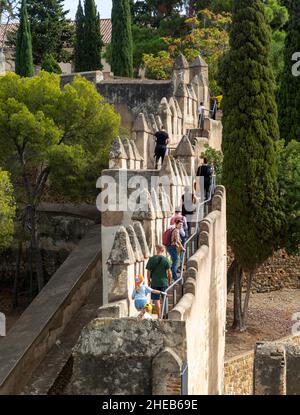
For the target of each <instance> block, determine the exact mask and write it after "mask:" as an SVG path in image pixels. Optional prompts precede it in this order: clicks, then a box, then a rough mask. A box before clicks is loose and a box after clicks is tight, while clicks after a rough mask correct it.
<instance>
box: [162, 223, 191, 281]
mask: <svg viewBox="0 0 300 415" xmlns="http://www.w3.org/2000/svg"><path fill="white" fill-rule="evenodd" d="M182 226H183V221H182V220H180V219H177V220H176V221H175V227H171V228H169V229H168V230H167V231H166V232H165V234H164V244H165V245H166V246H167V251H168V253H169V254H170V256H171V259H172V276H173V281H174V282H175V281H176V280H177V279H178V278H177V269H178V260H179V254H178V248H180V249H181V250H182V251H183V252H185V250H186V249H185V247H184V246H183V245H182V242H181V237H180V230H181V229H182ZM167 239H168V241H167Z"/></svg>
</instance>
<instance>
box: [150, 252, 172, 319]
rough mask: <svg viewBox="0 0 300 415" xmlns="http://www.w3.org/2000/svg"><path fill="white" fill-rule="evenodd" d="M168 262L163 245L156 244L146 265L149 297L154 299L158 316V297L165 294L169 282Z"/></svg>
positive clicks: (169, 270) (159, 306)
mask: <svg viewBox="0 0 300 415" xmlns="http://www.w3.org/2000/svg"><path fill="white" fill-rule="evenodd" d="M170 268H171V267H170V262H169V261H168V259H167V258H166V256H165V247H164V246H163V245H157V246H156V255H154V256H152V257H151V258H150V259H149V261H148V263H147V266H146V269H147V270H148V283H149V286H151V288H152V290H153V291H152V294H151V298H152V300H153V301H154V305H155V307H156V312H157V314H158V316H160V313H161V304H160V297H161V294H163V295H166V293H165V291H166V290H167V289H168V287H169V285H170V284H171V279H172V274H171V269H170Z"/></svg>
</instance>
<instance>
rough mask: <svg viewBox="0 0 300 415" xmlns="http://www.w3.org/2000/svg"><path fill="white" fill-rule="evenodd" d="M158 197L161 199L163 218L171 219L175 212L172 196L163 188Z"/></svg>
mask: <svg viewBox="0 0 300 415" xmlns="http://www.w3.org/2000/svg"><path fill="white" fill-rule="evenodd" d="M158 197H159V202H160V206H161V210H162V213H163V216H164V217H165V218H169V217H170V216H172V214H173V210H174V209H173V206H172V203H171V199H170V196H169V195H168V194H167V193H166V191H165V190H164V188H161V189H160V191H159V193H158Z"/></svg>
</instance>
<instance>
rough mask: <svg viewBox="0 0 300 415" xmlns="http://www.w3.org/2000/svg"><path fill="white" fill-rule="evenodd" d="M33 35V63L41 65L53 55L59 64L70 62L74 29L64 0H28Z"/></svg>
mask: <svg viewBox="0 0 300 415" xmlns="http://www.w3.org/2000/svg"><path fill="white" fill-rule="evenodd" d="M27 10H28V16H29V21H30V27H31V34H32V47H33V61H34V64H35V65H41V63H42V62H43V59H44V56H45V55H49V54H51V55H52V56H53V57H54V58H55V59H56V61H57V62H69V61H71V59H72V54H71V53H70V52H68V50H67V49H68V48H71V47H73V34H74V29H73V27H72V25H71V21H70V20H68V19H67V14H68V10H64V0H27Z"/></svg>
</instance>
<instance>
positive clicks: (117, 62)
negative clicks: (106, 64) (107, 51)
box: [111, 0, 133, 77]
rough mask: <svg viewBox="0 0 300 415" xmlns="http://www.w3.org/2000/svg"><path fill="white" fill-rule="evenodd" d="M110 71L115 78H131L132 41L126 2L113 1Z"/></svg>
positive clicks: (125, 0) (122, 0)
mask: <svg viewBox="0 0 300 415" xmlns="http://www.w3.org/2000/svg"><path fill="white" fill-rule="evenodd" d="M111 23H112V39H111V69H112V72H113V73H114V74H115V75H116V76H125V77H132V76H133V43H132V42H133V41H132V30H131V12H130V4H129V1H128V0H113V8H112V12H111Z"/></svg>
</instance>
